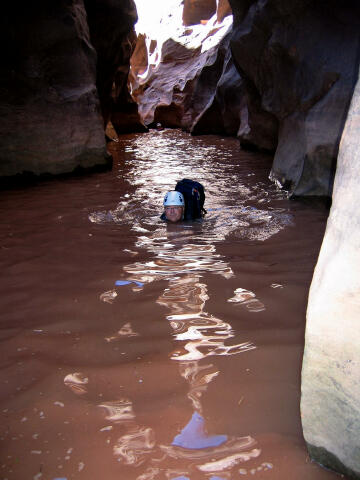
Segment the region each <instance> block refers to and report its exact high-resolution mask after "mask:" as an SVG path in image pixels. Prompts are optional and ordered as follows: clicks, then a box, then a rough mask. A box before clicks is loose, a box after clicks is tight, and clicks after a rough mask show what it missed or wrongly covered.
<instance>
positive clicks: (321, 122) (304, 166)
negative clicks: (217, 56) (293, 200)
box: [230, 0, 360, 195]
mask: <svg viewBox="0 0 360 480" xmlns="http://www.w3.org/2000/svg"><path fill="white" fill-rule="evenodd" d="M230 4H231V6H232V9H233V12H234V32H233V36H232V40H231V49H232V53H233V56H234V62H235V64H236V66H237V68H238V70H239V71H240V72H241V75H242V78H243V82H244V84H245V87H246V90H247V91H248V92H249V95H250V96H251V97H252V98H254V99H256V97H258V100H259V102H258V106H259V108H260V109H262V110H264V111H266V112H268V113H269V114H272V115H273V116H275V117H276V119H277V120H278V122H279V138H278V147H277V150H276V155H275V159H274V164H273V168H272V172H271V175H272V178H273V179H274V180H276V181H278V182H279V183H280V184H281V185H283V186H285V188H287V189H288V190H290V192H291V193H293V194H295V195H331V189H332V183H333V176H334V172H335V165H336V157H337V152H338V142H339V139H340V136H341V132H342V129H343V124H344V119H345V117H346V113H347V109H348V106H349V101H350V99H351V95H352V92H353V88H354V84H355V81H356V74H357V66H358V46H359V26H360V23H359V22H360V21H359V19H360V10H359V4H358V2H356V1H347V2H335V1H330V2H314V1H310V0H298V1H297V2H295V3H291V2H290V3H289V2H286V1H285V0H284V1H282V0H265V1H263V0H261V1H260V0H259V1H243V0H230ZM254 128H255V129H256V128H257V125H255V126H254ZM247 130H249V129H247ZM239 136H240V139H241V138H242V134H240V135H239Z"/></svg>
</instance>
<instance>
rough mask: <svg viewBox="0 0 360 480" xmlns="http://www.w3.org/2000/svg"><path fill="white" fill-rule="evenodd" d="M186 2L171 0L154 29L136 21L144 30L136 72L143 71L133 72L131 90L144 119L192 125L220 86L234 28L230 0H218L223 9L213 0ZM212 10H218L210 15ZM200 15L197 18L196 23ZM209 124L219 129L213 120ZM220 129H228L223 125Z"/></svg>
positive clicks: (132, 61) (169, 125)
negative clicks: (184, 19)
mask: <svg viewBox="0 0 360 480" xmlns="http://www.w3.org/2000/svg"><path fill="white" fill-rule="evenodd" d="M182 3H183V2H182V1H181V0H172V1H170V2H169V3H168V4H167V6H166V8H165V7H164V9H163V10H162V11H161V12H159V19H158V23H157V24H156V27H155V28H154V29H153V30H151V28H149V27H145V26H144V27H143V26H142V25H139V26H138V27H137V29H138V32H140V33H141V32H142V33H143V34H144V35H142V36H141V37H140V38H139V42H140V46H139V47H138V48H137V49H136V51H135V55H134V57H133V58H132V60H131V63H132V68H133V70H134V72H135V74H136V73H138V76H137V77H136V78H133V90H132V93H133V96H134V98H135V99H136V100H137V102H138V103H139V112H140V114H141V116H142V118H143V120H144V122H145V124H147V125H149V124H153V123H161V124H162V125H163V126H167V127H180V128H184V129H186V130H190V129H191V127H192V125H193V124H194V121H195V119H196V118H197V117H198V116H199V115H200V114H201V113H202V112H203V110H204V109H205V108H206V106H207V105H208V103H209V101H210V99H211V98H212V97H213V96H214V94H215V92H216V87H217V83H218V81H219V79H220V78H221V75H222V72H223V69H224V60H225V56H226V54H227V51H228V48H229V46H228V43H229V39H228V37H226V36H227V35H229V33H230V31H231V25H232V16H231V15H229V13H230V12H231V9H230V7H229V5H228V4H227V3H225V2H220V3H219V7H221V11H219V10H218V11H216V9H215V10H214V5H213V4H212V3H211V2H210V1H209V2H189V3H188V4H186V5H185V7H184V9H183V6H182ZM190 4H191V5H192V7H194V8H193V9H190V10H191V12H192V13H191V15H190V13H189V12H188V13H186V10H185V9H186V8H190V7H191V5H190ZM195 4H197V8H195ZM200 4H201V5H200ZM205 4H207V7H206V9H205V8H204V5H205ZM200 6H202V8H204V9H203V10H202V9H201V8H200ZM212 11H214V14H213V16H212V17H211V18H210V19H208V18H209V15H210V14H211V12H212ZM194 12H197V13H196V15H195V13H194ZM183 16H185V17H186V18H187V16H189V18H190V17H191V18H192V20H190V19H187V20H186V22H187V23H191V24H192V25H191V26H189V27H187V26H186V25H184V24H183ZM200 17H203V18H202V19H200ZM204 17H205V18H204ZM140 19H141V17H140ZM195 19H196V20H197V21H198V23H197V24H193V22H195ZM218 19H219V20H221V21H220V22H219V21H218ZM154 24H155V22H154ZM142 28H144V30H143V31H142V30H141V29H142ZM145 48H146V53H145V51H144V50H145ZM141 59H143V65H141V61H140V60H141ZM236 75H237V76H238V74H237V73H236ZM210 127H211V128H212V129H213V130H214V127H213V125H211V126H210ZM217 131H218V132H219V133H220V132H221V131H224V128H223V126H222V125H221V126H220V130H217Z"/></svg>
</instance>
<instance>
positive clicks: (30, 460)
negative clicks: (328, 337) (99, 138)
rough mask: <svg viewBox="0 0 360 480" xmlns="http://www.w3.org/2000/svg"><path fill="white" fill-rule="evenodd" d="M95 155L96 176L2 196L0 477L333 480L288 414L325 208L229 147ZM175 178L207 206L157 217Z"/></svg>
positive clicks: (148, 142)
mask: <svg viewBox="0 0 360 480" xmlns="http://www.w3.org/2000/svg"><path fill="white" fill-rule="evenodd" d="M109 148H110V149H111V150H112V153H113V154H114V168H113V170H112V171H111V172H106V173H99V174H93V175H90V176H87V177H83V178H72V179H67V180H62V181H60V180H54V181H49V182H43V183H41V184H39V185H36V186H33V187H29V188H26V189H17V190H11V191H7V192H3V193H2V194H1V207H0V208H1V217H0V218H1V226H0V228H1V271H2V280H1V299H2V308H1V313H2V315H1V318H2V320H1V370H0V382H1V383H0V384H1V392H0V395H1V397H0V400H1V405H0V407H1V409H0V413H1V427H0V428H1V431H0V440H1V463H0V468H1V470H0V471H1V478H2V479H8V480H11V479H16V480H20V479H21V480H23V479H24V480H25V479H36V480H39V479H41V480H54V479H87V480H89V479H91V480H92V479H94V480H95V479H96V480H97V479H106V480H115V479H130V480H132V479H134V480H135V479H136V480H153V479H154V480H162V479H164V480H165V479H166V480H186V479H190V480H198V479H199V480H203V479H210V480H227V479H239V478H258V479H269V480H270V479H299V480H300V479H301V480H303V479H319V480H320V479H330V478H335V474H333V473H332V472H329V471H326V470H325V469H323V468H321V467H319V466H318V465H317V464H314V463H312V462H311V461H310V459H309V457H308V455H307V451H306V447H305V444H304V440H303V437H302V432H301V423H300V413H299V400H300V370H301V360H302V352H303V341H304V324H305V320H304V319H305V311H306V302H307V294H308V288H309V284H310V281H311V277H312V272H313V269H314V265H315V262H316V258H317V255H318V252H319V248H320V245H321V239H322V236H323V232H324V228H325V222H326V217H327V213H328V212H327V209H326V207H325V206H323V205H322V204H320V203H319V204H315V203H309V202H299V201H289V200H287V199H286V197H285V196H284V194H283V193H282V192H280V191H277V190H276V188H275V186H274V185H273V184H271V183H270V182H269V181H268V179H267V175H268V172H269V169H270V161H271V159H269V158H267V157H265V156H262V155H259V154H254V153H246V152H242V151H241V150H240V148H239V145H238V142H237V141H236V140H235V139H231V138H220V137H216V136H203V137H190V136H189V135H187V134H186V133H183V132H179V131H173V130H164V131H161V132H158V131H152V132H151V133H149V134H147V135H129V136H124V137H122V138H121V139H120V141H119V142H118V143H117V144H116V143H112V144H110V146H109ZM183 177H190V178H196V179H198V180H199V181H201V182H202V183H203V184H204V185H205V188H206V208H207V210H208V214H207V215H206V218H205V220H203V221H202V222H200V221H198V222H190V223H182V224H177V225H167V224H165V223H163V222H161V221H160V220H159V214H160V213H161V203H162V196H163V194H164V192H165V191H167V190H168V189H171V188H173V186H174V185H175V182H176V180H178V179H180V178H183Z"/></svg>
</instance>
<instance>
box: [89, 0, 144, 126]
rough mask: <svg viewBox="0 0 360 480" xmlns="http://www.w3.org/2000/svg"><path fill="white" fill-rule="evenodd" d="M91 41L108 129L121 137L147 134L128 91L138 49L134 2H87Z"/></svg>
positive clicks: (98, 87)
mask: <svg viewBox="0 0 360 480" xmlns="http://www.w3.org/2000/svg"><path fill="white" fill-rule="evenodd" d="M84 3H85V7H86V12H87V18H88V24H89V30H90V40H91V43H92V45H93V46H94V48H95V50H96V54H97V68H96V86H97V91H98V95H99V99H100V105H101V111H102V115H103V120H104V126H105V127H106V125H107V123H108V122H109V121H111V122H112V124H113V126H114V128H115V130H116V132H117V133H118V134H121V133H128V132H142V131H146V128H145V126H144V125H143V123H142V122H141V120H140V117H139V115H138V109H137V104H136V103H135V102H134V100H133V99H132V97H131V95H130V93H129V89H128V76H129V71H130V57H131V55H132V53H133V51H134V49H135V46H136V33H135V30H134V24H135V22H136V21H137V11H136V6H135V3H134V1H133V0H117V1H113V0H84Z"/></svg>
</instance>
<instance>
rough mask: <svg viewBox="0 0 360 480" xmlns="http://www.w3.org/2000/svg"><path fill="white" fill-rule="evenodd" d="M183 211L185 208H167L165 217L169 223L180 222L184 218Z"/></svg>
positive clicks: (172, 206) (173, 206)
mask: <svg viewBox="0 0 360 480" xmlns="http://www.w3.org/2000/svg"><path fill="white" fill-rule="evenodd" d="M183 210H184V207H178V206H175V205H171V206H169V207H165V217H166V219H167V220H169V222H178V221H179V220H181V218H182V215H183Z"/></svg>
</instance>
